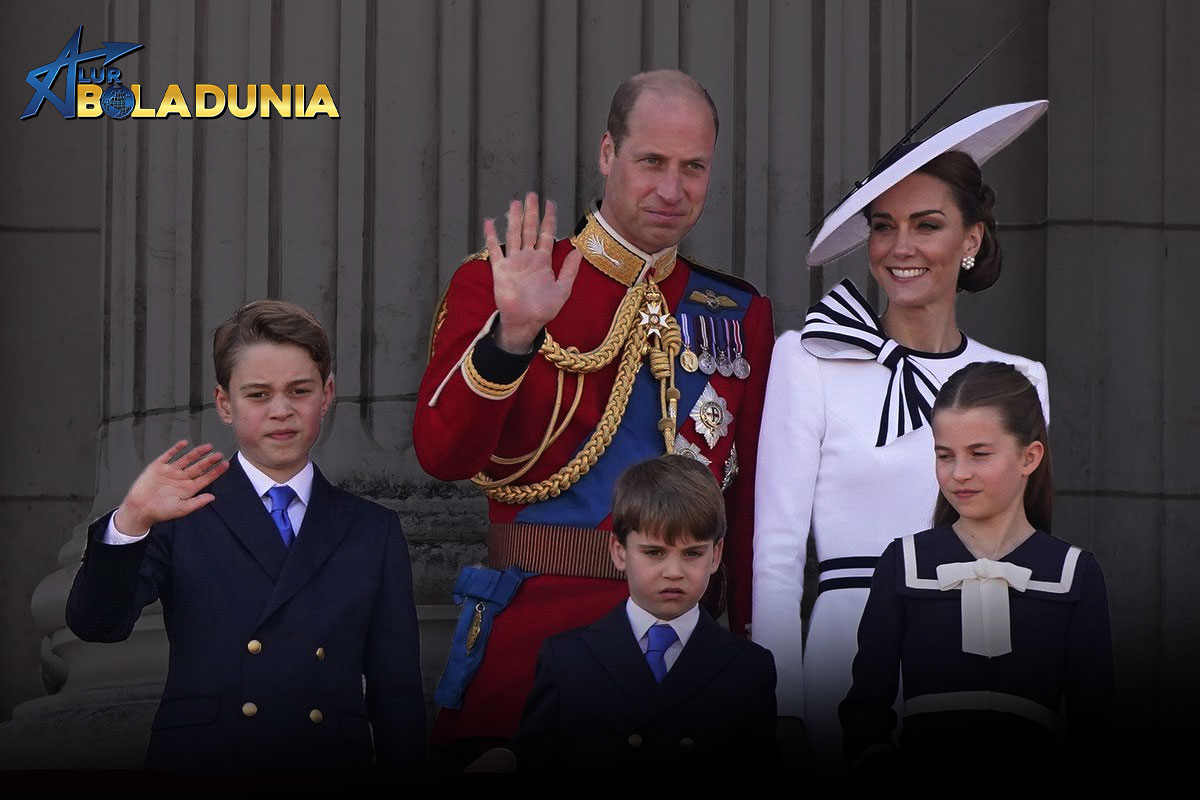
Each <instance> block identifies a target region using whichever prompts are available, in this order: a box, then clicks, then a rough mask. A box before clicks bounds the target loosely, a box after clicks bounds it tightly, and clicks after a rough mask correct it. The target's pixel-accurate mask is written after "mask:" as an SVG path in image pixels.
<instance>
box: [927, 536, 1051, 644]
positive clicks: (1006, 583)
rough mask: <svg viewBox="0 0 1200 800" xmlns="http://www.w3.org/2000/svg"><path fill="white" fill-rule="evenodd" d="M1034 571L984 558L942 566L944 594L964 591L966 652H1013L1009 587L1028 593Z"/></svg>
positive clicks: (939, 575)
mask: <svg viewBox="0 0 1200 800" xmlns="http://www.w3.org/2000/svg"><path fill="white" fill-rule="evenodd" d="M1031 575H1033V570H1031V569H1029V568H1028V567H1019V566H1017V565H1016V564H1010V563H1009V562H1007V561H992V560H991V559H990V558H981V559H978V560H977V561H960V562H957V563H954V564H940V565H939V566H938V568H937V579H938V586H939V587H940V588H941V590H942V591H943V592H946V591H949V590H951V589H961V590H962V649H963V652H964V653H975V654H976V655H981V656H987V657H989V658H992V657H994V656H1002V655H1004V654H1005V653H1011V652H1012V635H1011V632H1010V624H1009V616H1008V587H1010V586H1011V587H1012V588H1014V589H1016V590H1017V591H1018V592H1023V591H1025V588H1026V587H1027V586H1028V585H1029V578H1030V576H1031Z"/></svg>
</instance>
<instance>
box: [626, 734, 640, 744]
mask: <svg viewBox="0 0 1200 800" xmlns="http://www.w3.org/2000/svg"><path fill="white" fill-rule="evenodd" d="M629 746H630V747H641V746H642V737H641V736H639V735H638V734H636V733H631V734H629Z"/></svg>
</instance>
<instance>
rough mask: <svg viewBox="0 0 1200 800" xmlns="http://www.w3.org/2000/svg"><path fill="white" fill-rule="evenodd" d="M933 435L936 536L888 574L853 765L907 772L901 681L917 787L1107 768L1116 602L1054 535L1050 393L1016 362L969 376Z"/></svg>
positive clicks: (867, 622)
mask: <svg viewBox="0 0 1200 800" xmlns="http://www.w3.org/2000/svg"><path fill="white" fill-rule="evenodd" d="M933 438H934V450H935V457H936V464H937V480H938V485H939V486H940V488H941V494H940V496H939V497H938V501H937V508H936V510H935V512H934V527H933V528H932V529H931V530H928V531H924V532H922V533H917V534H915V535H910V536H905V537H903V538H901V539H897V540H895V541H894V542H892V543H891V544H890V545H888V547H887V549H886V550H885V551H884V553H883V556H882V557H881V558H880V560H879V564H878V566H877V567H876V570H875V574H874V576H873V578H872V581H871V592H870V597H869V598H868V600H867V605H866V608H865V610H864V612H863V617H862V622H861V624H860V625H859V629H858V654H857V655H856V657H855V659H854V667H853V685H852V686H851V689H850V692H849V694H847V696H846V699H845V700H844V701H843V702H842V704H841V706H840V707H839V714H840V717H841V721H842V726H843V730H844V733H845V748H846V755H847V757H848V758H850V759H851V763H852V765H853V766H854V767H855V768H856V769H857V770H858V771H859V772H860V773H862V772H867V773H870V772H875V771H878V770H889V771H890V770H891V769H892V768H894V767H895V766H896V763H897V762H896V751H895V749H894V748H893V746H892V742H893V731H894V729H895V728H896V726H897V718H896V713H895V711H894V710H893V703H894V700H895V697H896V693H897V690H898V688H899V685H900V684H901V682H902V684H903V694H904V704H903V709H904V710H903V713H904V720H903V725H902V726H901V735H900V737H899V757H900V759H901V762H902V763H903V764H904V765H905V767H906V768H907V769H910V770H912V771H913V772H914V774H921V773H923V772H924V771H925V769H926V768H933V769H936V770H937V772H938V773H939V774H940V773H943V772H944V771H945V770H946V769H947V768H949V769H951V770H955V769H971V770H976V769H978V768H979V767H980V763H979V756H980V755H983V754H986V756H987V758H988V763H989V764H991V765H993V766H996V765H1003V767H1004V768H1005V770H1006V771H1011V770H1013V769H1018V770H1021V769H1028V770H1038V771H1040V770H1041V769H1042V768H1046V767H1051V766H1057V765H1058V764H1059V763H1060V762H1061V761H1062V759H1063V758H1064V757H1067V754H1075V755H1079V754H1088V755H1091V756H1094V755H1096V754H1097V753H1098V752H1099V751H1100V749H1102V748H1103V746H1104V743H1105V742H1106V741H1107V732H1108V729H1109V727H1110V721H1111V717H1112V692H1113V677H1112V675H1113V668H1112V643H1111V637H1110V633H1109V617H1108V600H1107V596H1106V594H1105V590H1104V576H1103V574H1102V573H1101V571H1100V566H1099V565H1098V564H1097V563H1096V559H1095V558H1094V557H1093V556H1092V555H1091V554H1090V553H1087V552H1085V551H1083V550H1080V549H1079V548H1078V547H1074V546H1072V545H1069V544H1067V543H1066V542H1064V541H1062V540H1060V539H1056V538H1055V537H1053V536H1051V535H1050V533H1049V531H1050V510H1051V501H1052V497H1053V489H1052V485H1051V471H1050V449H1049V443H1048V441H1047V437H1046V422H1045V418H1044V416H1043V415H1042V407H1041V403H1040V401H1039V399H1038V394H1037V391H1036V390H1035V389H1034V387H1033V386H1032V385H1031V384H1030V382H1029V381H1028V380H1027V379H1026V378H1025V377H1024V376H1023V375H1022V374H1021V373H1020V372H1019V371H1018V370H1016V369H1015V368H1014V367H1013V366H1011V365H1009V364H1001V363H996V362H987V363H975V364H970V365H968V366H966V367H963V368H962V369H960V370H959V371H957V372H955V373H954V374H953V375H952V376H951V377H950V379H949V380H947V381H946V383H945V384H944V385H943V386H942V388H941V390H940V391H939V392H938V395H937V400H936V401H935V403H934V406H933ZM901 678H902V681H901ZM1064 749H1065V750H1066V751H1067V753H1064ZM997 758H999V759H1002V760H1000V761H997V760H996V759H997Z"/></svg>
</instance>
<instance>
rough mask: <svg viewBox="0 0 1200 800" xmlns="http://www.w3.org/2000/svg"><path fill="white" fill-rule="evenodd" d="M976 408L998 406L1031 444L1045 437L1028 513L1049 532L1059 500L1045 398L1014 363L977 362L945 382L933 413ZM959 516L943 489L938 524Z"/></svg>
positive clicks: (1012, 430)
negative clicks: (1054, 509) (1055, 496)
mask: <svg viewBox="0 0 1200 800" xmlns="http://www.w3.org/2000/svg"><path fill="white" fill-rule="evenodd" d="M971 408H994V409H996V411H997V412H999V414H1000V424H1001V425H1002V426H1003V427H1004V430H1005V432H1006V433H1008V434H1010V435H1011V436H1013V437H1014V438H1015V439H1016V440H1017V442H1018V443H1019V444H1020V445H1021V446H1022V447H1026V446H1028V445H1030V444H1033V443H1034V442H1041V443H1042V447H1043V448H1044V451H1043V453H1042V463H1040V464H1038V467H1037V469H1035V470H1034V471H1033V474H1032V475H1030V476H1029V480H1028V482H1027V483H1026V484H1025V516H1026V517H1027V518H1028V519H1029V522H1030V524H1031V525H1033V526H1034V527H1035V528H1037V529H1038V530H1043V531H1046V532H1047V533H1049V532H1050V515H1051V512H1052V511H1053V505H1054V482H1053V479H1052V477H1051V475H1052V469H1051V467H1050V440H1049V437H1048V436H1047V433H1046V417H1045V415H1044V414H1043V413H1042V401H1041V399H1039V398H1038V393H1037V389H1035V388H1033V384H1032V383H1030V382H1029V379H1028V378H1026V377H1025V376H1024V375H1022V374H1021V373H1020V371H1018V370H1017V368H1016V367H1014V366H1013V365H1012V364H1002V363H1000V362H998V361H986V362H982V361H977V362H975V363H974V364H968V365H967V366H965V367H963V368H962V369H960V370H959V371H958V372H956V373H954V374H953V375H951V376H950V379H949V380H948V381H946V383H945V384H943V385H942V388H941V390H940V391H939V392H938V394H937V399H936V400H935V401H934V403H933V414H934V416H936V415H937V413H938V412H939V411H947V410H951V409H953V410H955V411H965V410H967V409H971ZM957 519H958V512H957V511H955V510H954V506H952V505H950V503H949V501H947V500H946V496H945V495H943V494H942V493H941V492H938V498H937V506H936V507H935V508H934V510H933V524H934V525H935V526H936V525H947V524H950V523H952V522H955V521H956V520H957Z"/></svg>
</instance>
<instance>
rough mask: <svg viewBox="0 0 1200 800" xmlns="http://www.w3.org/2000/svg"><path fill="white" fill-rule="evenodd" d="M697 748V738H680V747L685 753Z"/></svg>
mask: <svg viewBox="0 0 1200 800" xmlns="http://www.w3.org/2000/svg"><path fill="white" fill-rule="evenodd" d="M695 748H696V740H695V739H689V738H688V737H686V736H685V737H683V738H682V739H680V740H679V749H680V751H682V752H684V753H690V752H692V750H694V749H695Z"/></svg>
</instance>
